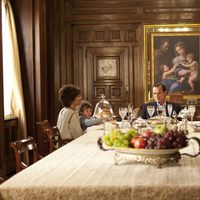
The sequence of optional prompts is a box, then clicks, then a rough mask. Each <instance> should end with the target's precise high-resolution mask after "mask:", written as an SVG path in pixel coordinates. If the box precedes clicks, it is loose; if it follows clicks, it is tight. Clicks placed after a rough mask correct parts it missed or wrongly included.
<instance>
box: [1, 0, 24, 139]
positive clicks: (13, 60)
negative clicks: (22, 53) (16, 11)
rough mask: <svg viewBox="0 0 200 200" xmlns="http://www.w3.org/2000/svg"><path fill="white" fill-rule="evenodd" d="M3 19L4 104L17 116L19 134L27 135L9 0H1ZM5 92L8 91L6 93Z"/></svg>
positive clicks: (14, 29)
mask: <svg viewBox="0 0 200 200" xmlns="http://www.w3.org/2000/svg"><path fill="white" fill-rule="evenodd" d="M2 20H3V23H2V25H3V27H2V30H3V72H4V74H3V79H4V93H5V98H9V99H10V100H9V99H5V98H4V105H5V103H7V102H9V104H8V108H5V111H7V109H9V108H10V113H9V111H8V113H6V112H5V114H11V115H14V116H16V117H18V126H19V133H20V136H22V137H25V136H27V127H26V115H25V106H24V97H23V90H22V80H21V69H20V60H19V50H18V43H17V34H16V28H15V22H14V16H13V12H12V7H11V4H10V0H3V6H2ZM6 93H8V94H7V95H6Z"/></svg>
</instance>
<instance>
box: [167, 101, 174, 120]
mask: <svg viewBox="0 0 200 200" xmlns="http://www.w3.org/2000/svg"><path fill="white" fill-rule="evenodd" d="M167 110H168V114H169V117H171V116H172V110H173V107H172V104H167Z"/></svg>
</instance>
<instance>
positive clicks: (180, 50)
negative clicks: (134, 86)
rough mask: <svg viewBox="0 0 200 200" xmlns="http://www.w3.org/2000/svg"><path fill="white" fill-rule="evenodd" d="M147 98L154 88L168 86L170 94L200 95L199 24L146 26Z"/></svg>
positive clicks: (195, 96) (191, 97) (147, 98)
mask: <svg viewBox="0 0 200 200" xmlns="http://www.w3.org/2000/svg"><path fill="white" fill-rule="evenodd" d="M144 34H145V36H144V58H145V81H146V83H145V100H146V101H148V100H150V99H151V98H152V93H151V91H152V87H153V85H155V84H157V83H162V84H163V85H165V86H166V88H167V92H168V94H169V95H170V94H172V93H175V92H180V91H181V92H183V94H184V99H194V98H196V99H199V98H200V66H199V65H200V24H178V25H177V24H176V25H173V24H172V25H145V26H144Z"/></svg>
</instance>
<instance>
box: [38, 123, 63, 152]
mask: <svg viewBox="0 0 200 200" xmlns="http://www.w3.org/2000/svg"><path fill="white" fill-rule="evenodd" d="M37 125H38V126H39V127H40V132H41V134H43V136H46V138H47V140H48V141H47V142H48V151H49V153H51V152H53V151H55V150H56V149H58V148H60V147H61V146H63V144H64V141H63V140H62V139H61V136H60V131H59V129H58V127H56V126H51V124H50V122H49V121H48V120H44V121H41V122H37Z"/></svg>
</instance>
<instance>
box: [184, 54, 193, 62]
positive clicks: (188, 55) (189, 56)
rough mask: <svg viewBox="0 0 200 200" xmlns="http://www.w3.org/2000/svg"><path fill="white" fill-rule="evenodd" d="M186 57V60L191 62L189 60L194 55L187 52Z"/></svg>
mask: <svg viewBox="0 0 200 200" xmlns="http://www.w3.org/2000/svg"><path fill="white" fill-rule="evenodd" d="M186 59H187V61H188V62H191V61H193V60H194V55H193V54H192V53H188V54H187V55H186Z"/></svg>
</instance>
